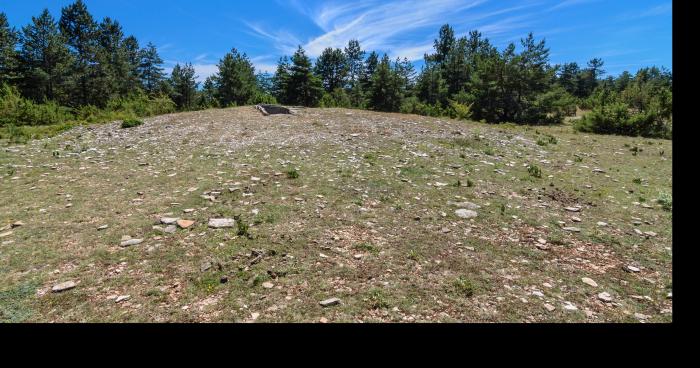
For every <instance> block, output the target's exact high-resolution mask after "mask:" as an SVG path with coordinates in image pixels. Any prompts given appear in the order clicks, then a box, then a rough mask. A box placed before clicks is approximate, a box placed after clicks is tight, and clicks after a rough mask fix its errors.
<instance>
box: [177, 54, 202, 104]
mask: <svg viewBox="0 0 700 368" xmlns="http://www.w3.org/2000/svg"><path fill="white" fill-rule="evenodd" d="M196 78H197V77H196V76H195V70H194V67H193V66H192V64H191V63H186V64H185V65H183V66H180V64H176V65H175V67H174V68H173V71H172V74H171V76H170V85H171V86H172V92H171V93H172V94H171V98H172V100H173V102H175V105H176V106H177V108H178V109H179V110H190V109H192V108H193V107H194V104H195V97H196V95H197V87H198V86H199V83H198V82H197V81H196Z"/></svg>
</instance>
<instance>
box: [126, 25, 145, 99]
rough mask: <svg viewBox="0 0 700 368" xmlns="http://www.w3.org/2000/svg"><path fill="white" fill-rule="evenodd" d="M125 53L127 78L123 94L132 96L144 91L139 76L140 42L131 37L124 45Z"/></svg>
mask: <svg viewBox="0 0 700 368" xmlns="http://www.w3.org/2000/svg"><path fill="white" fill-rule="evenodd" d="M122 48H123V50H124V51H123V52H124V54H125V55H126V65H127V77H126V80H125V81H124V83H123V84H122V88H123V91H122V94H123V95H131V94H133V93H137V91H138V90H141V89H142V86H141V78H140V76H139V65H140V64H141V55H140V47H139V41H138V40H137V39H136V37H134V36H129V37H127V38H125V39H124V42H123V43H122Z"/></svg>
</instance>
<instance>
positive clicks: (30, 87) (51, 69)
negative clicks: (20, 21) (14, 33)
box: [20, 9, 72, 102]
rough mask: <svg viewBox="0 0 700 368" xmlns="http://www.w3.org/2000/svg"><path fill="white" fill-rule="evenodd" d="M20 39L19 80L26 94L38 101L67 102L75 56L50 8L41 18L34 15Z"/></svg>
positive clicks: (45, 10) (23, 29)
mask: <svg viewBox="0 0 700 368" xmlns="http://www.w3.org/2000/svg"><path fill="white" fill-rule="evenodd" d="M21 40H22V42H21V44H22V47H21V50H20V60H21V62H22V75H23V78H22V81H21V83H20V84H21V90H22V93H23V94H24V96H26V97H28V98H31V99H33V100H35V101H39V102H43V101H46V100H57V99H59V100H62V102H67V101H65V99H64V96H63V92H64V88H65V81H66V78H67V77H68V73H69V68H70V66H71V61H72V60H71V56H70V53H69V51H68V48H67V47H66V46H65V44H64V42H65V40H64V39H63V37H62V36H61V34H60V32H59V30H58V25H57V24H56V21H55V19H54V18H53V17H52V16H51V14H50V13H49V11H48V9H44V11H43V12H42V13H41V15H40V16H39V17H38V18H37V17H32V22H31V23H30V24H29V25H27V26H25V27H24V28H22V35H21Z"/></svg>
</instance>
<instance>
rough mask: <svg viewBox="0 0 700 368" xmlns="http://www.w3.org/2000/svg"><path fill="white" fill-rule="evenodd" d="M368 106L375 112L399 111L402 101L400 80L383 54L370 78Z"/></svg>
mask: <svg viewBox="0 0 700 368" xmlns="http://www.w3.org/2000/svg"><path fill="white" fill-rule="evenodd" d="M368 97H369V101H368V105H369V107H370V108H371V109H373V110H377V111H399V110H400V108H401V100H402V99H403V90H402V79H401V77H400V76H399V75H398V74H397V72H396V70H395V69H394V68H392V67H391V63H390V62H389V57H388V56H387V55H386V54H384V57H383V58H382V61H381V62H380V63H379V65H378V66H377V70H376V71H375V73H374V76H373V77H372V87H371V88H370V90H369V96H368Z"/></svg>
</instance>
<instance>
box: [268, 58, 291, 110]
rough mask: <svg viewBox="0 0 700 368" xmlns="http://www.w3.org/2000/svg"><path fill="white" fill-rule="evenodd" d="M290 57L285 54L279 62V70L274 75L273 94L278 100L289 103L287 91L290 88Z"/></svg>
mask: <svg viewBox="0 0 700 368" xmlns="http://www.w3.org/2000/svg"><path fill="white" fill-rule="evenodd" d="M290 68H291V65H290V64H289V58H288V57H286V56H284V57H281V58H280V59H279V61H278V62H277V70H276V71H275V75H274V76H273V77H272V95H273V96H275V98H276V99H277V101H279V102H281V103H284V104H288V103H289V98H288V95H287V91H288V90H289V87H288V84H289V76H290Z"/></svg>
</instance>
